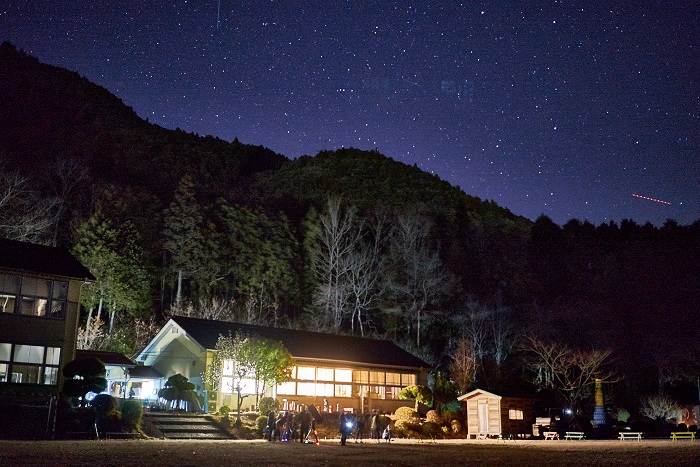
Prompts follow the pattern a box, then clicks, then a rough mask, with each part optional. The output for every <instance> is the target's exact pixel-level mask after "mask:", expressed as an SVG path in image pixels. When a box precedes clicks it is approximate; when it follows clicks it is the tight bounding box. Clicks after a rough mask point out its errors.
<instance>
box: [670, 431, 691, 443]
mask: <svg viewBox="0 0 700 467" xmlns="http://www.w3.org/2000/svg"><path fill="white" fill-rule="evenodd" d="M671 439H672V440H673V441H678V440H679V439H689V440H691V441H695V432H694V431H674V432H673V433H671Z"/></svg>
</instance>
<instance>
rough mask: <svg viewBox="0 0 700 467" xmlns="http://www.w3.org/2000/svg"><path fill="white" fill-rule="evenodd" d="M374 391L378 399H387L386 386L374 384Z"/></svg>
mask: <svg viewBox="0 0 700 467" xmlns="http://www.w3.org/2000/svg"><path fill="white" fill-rule="evenodd" d="M374 393H375V394H377V399H386V386H374Z"/></svg>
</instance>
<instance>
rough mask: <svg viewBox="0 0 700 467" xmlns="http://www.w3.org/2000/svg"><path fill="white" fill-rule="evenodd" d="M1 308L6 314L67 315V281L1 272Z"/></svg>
mask: <svg viewBox="0 0 700 467" xmlns="http://www.w3.org/2000/svg"><path fill="white" fill-rule="evenodd" d="M0 307H2V312H3V313H20V314H23V315H28V316H48V317H51V318H64V317H65V315H66V309H67V307H68V282H64V281H51V280H47V279H39V278H36V277H22V276H16V275H12V274H0Z"/></svg>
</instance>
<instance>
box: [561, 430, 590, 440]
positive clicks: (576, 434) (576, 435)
mask: <svg viewBox="0 0 700 467" xmlns="http://www.w3.org/2000/svg"><path fill="white" fill-rule="evenodd" d="M584 436H585V435H584V433H583V431H567V432H566V435H565V436H564V439H583V438H584Z"/></svg>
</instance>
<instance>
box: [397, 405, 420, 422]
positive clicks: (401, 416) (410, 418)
mask: <svg viewBox="0 0 700 467" xmlns="http://www.w3.org/2000/svg"><path fill="white" fill-rule="evenodd" d="M394 415H395V416H396V419H397V420H405V421H407V422H408V423H409V424H411V425H418V424H420V417H419V416H418V412H416V411H415V410H414V409H412V408H411V407H399V408H398V409H396V412H395V413H394Z"/></svg>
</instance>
